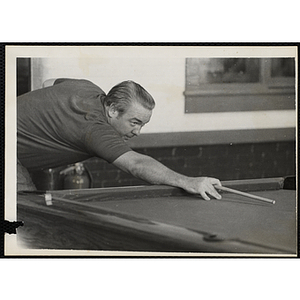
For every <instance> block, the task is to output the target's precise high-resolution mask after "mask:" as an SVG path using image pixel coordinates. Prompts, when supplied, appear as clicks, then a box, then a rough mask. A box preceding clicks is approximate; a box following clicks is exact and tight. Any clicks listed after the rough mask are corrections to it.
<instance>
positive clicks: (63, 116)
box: [17, 79, 221, 200]
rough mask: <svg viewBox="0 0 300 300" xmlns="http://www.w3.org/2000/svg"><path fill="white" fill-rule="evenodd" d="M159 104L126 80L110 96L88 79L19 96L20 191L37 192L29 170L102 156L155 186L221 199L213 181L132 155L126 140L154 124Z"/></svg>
mask: <svg viewBox="0 0 300 300" xmlns="http://www.w3.org/2000/svg"><path fill="white" fill-rule="evenodd" d="M154 106H155V102H154V100H153V98H152V97H151V95H150V94H149V93H148V92H147V91H146V90H145V89H144V88H143V87H141V86H140V85H139V84H137V83H135V82H133V81H124V82H122V83H120V84H118V85H116V86H115V87H113V88H112V89H111V90H110V92H109V93H108V94H107V95H106V94H105V93H104V92H103V91H102V89H100V88H99V87H98V86H96V85H95V84H93V83H92V82H90V81H88V80H75V79H57V80H55V81H54V82H53V85H51V86H48V87H45V88H43V89H39V90H35V91H32V92H29V93H27V94H24V95H22V96H20V97H18V102H17V115H18V136H17V138H18V140H17V141H18V190H24V189H26V190H33V189H35V187H34V185H33V183H32V182H31V179H30V176H29V173H28V171H35V170H38V169H43V168H54V167H58V166H62V165H66V164H71V163H75V162H78V161H82V160H85V159H87V158H90V157H93V156H98V157H100V158H102V159H105V160H106V161H108V162H109V163H112V164H113V165H115V166H116V167H118V168H120V169H121V170H123V171H125V172H127V173H130V174H132V175H133V176H135V177H137V178H139V179H142V180H144V181H147V182H149V183H151V184H165V185H170V186H174V187H180V188H182V189H184V190H186V191H187V192H189V193H194V194H200V195H201V196H202V197H203V198H204V199H205V200H209V199H210V197H209V195H211V196H213V197H215V198H217V199H220V198H221V196H220V195H219V194H218V193H217V191H216V190H215V188H214V185H221V183H220V181H219V180H218V179H215V178H208V177H197V178H192V177H187V176H184V175H181V174H178V173H176V172H174V171H172V170H170V169H169V168H167V167H165V166H164V165H162V164H161V163H159V162H158V161H156V160H155V159H153V158H151V157H149V156H146V155H142V154H139V153H137V152H135V151H133V150H132V149H131V148H130V147H129V146H128V145H127V144H126V141H127V140H128V139H130V138H132V137H135V136H138V135H139V134H140V131H141V129H142V127H143V126H144V125H145V124H147V123H148V122H149V121H150V118H151V115H152V110H153V108H154Z"/></svg>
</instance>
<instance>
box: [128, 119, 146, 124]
mask: <svg viewBox="0 0 300 300" xmlns="http://www.w3.org/2000/svg"><path fill="white" fill-rule="evenodd" d="M133 120H136V121H138V122H139V123H143V122H142V121H141V120H140V119H138V118H132V119H130V121H133Z"/></svg>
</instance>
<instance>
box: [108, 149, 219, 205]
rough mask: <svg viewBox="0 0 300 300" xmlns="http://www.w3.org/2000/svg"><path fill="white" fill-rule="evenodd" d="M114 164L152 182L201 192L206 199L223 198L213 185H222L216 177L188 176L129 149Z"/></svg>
mask: <svg viewBox="0 0 300 300" xmlns="http://www.w3.org/2000/svg"><path fill="white" fill-rule="evenodd" d="M113 164H114V165H115V166H116V167H118V168H120V169H121V170H123V171H125V172H128V173H130V174H132V175H133V176H135V177H137V178H139V179H142V180H144V181H147V182H149V183H151V184H165V185H170V186H174V187H180V188H182V189H184V190H186V191H187V192H189V193H192V194H200V195H201V196H202V197H203V198H204V199H205V200H209V199H210V198H209V196H208V195H207V194H210V195H211V196H213V197H215V198H217V199H221V196H220V194H219V193H218V192H217V191H216V190H215V188H214V186H213V185H221V183H220V181H219V180H218V179H216V178H209V177H188V176H184V175H181V174H179V173H176V172H174V171H172V170H170V169H169V168H167V167H166V166H164V165H163V164H161V163H160V162H158V161H157V160H155V159H153V158H151V157H150V156H147V155H143V154H139V153H137V152H135V151H129V152H126V153H125V154H123V155H121V156H120V157H118V158H117V159H116V160H115V161H114V162H113Z"/></svg>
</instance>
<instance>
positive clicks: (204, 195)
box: [200, 192, 210, 201]
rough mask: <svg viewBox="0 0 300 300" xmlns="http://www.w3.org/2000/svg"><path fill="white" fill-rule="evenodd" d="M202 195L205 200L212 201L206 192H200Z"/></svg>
mask: <svg viewBox="0 0 300 300" xmlns="http://www.w3.org/2000/svg"><path fill="white" fill-rule="evenodd" d="M200 195H201V196H202V198H203V199H204V200H207V201H208V200H210V198H209V197H208V196H207V195H206V193H205V192H200Z"/></svg>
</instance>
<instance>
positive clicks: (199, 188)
mask: <svg viewBox="0 0 300 300" xmlns="http://www.w3.org/2000/svg"><path fill="white" fill-rule="evenodd" d="M214 185H221V182H220V181H219V180H218V179H216V178H211V177H195V178H194V177H188V178H187V179H186V182H185V185H184V189H185V190H186V191H187V192H189V193H191V194H200V195H201V196H202V197H203V199H204V200H210V198H209V196H208V194H209V195H211V196H213V197H214V198H216V199H221V198H222V197H221V195H220V194H219V193H218V192H217V191H216V189H215V187H214Z"/></svg>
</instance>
